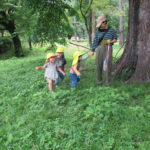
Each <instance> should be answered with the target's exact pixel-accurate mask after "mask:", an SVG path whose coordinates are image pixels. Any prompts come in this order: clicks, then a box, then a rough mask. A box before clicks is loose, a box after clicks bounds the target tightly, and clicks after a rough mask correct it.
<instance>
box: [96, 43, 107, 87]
mask: <svg viewBox="0 0 150 150" xmlns="http://www.w3.org/2000/svg"><path fill="white" fill-rule="evenodd" d="M104 51H105V46H104V45H100V46H98V47H97V48H96V79H97V84H98V85H101V84H102V73H103V61H104Z"/></svg>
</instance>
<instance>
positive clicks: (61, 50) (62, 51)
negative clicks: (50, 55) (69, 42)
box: [56, 47, 64, 53]
mask: <svg viewBox="0 0 150 150" xmlns="http://www.w3.org/2000/svg"><path fill="white" fill-rule="evenodd" d="M56 53H64V49H63V48H60V47H59V48H57V50H56Z"/></svg>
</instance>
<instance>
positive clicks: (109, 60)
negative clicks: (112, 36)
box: [105, 46, 112, 86]
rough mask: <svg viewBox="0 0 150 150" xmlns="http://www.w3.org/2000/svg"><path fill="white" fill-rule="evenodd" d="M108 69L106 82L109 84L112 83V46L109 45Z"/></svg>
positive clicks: (107, 52)
mask: <svg viewBox="0 0 150 150" xmlns="http://www.w3.org/2000/svg"><path fill="white" fill-rule="evenodd" d="M106 57H107V58H108V59H107V69H106V71H105V83H106V85H107V86H109V85H110V84H111V71H112V46H107V49H106Z"/></svg>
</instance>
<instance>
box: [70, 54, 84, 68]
mask: <svg viewBox="0 0 150 150" xmlns="http://www.w3.org/2000/svg"><path fill="white" fill-rule="evenodd" d="M82 55H83V53H82V52H81V51H76V52H74V54H73V62H72V66H73V65H76V64H78V61H79V56H82Z"/></svg>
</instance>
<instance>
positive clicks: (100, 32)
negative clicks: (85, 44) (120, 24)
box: [91, 27, 117, 52]
mask: <svg viewBox="0 0 150 150" xmlns="http://www.w3.org/2000/svg"><path fill="white" fill-rule="evenodd" d="M106 32H107V33H106ZM104 34H105V35H104ZM103 36H104V37H103ZM115 39H116V40H117V34H116V31H115V30H114V29H113V28H111V27H109V28H108V29H97V31H96V33H95V37H94V40H93V44H92V50H91V51H93V52H94V51H95V49H96V48H97V47H98V46H99V44H100V42H101V41H102V40H115Z"/></svg>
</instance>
